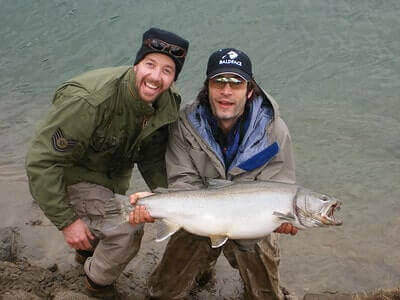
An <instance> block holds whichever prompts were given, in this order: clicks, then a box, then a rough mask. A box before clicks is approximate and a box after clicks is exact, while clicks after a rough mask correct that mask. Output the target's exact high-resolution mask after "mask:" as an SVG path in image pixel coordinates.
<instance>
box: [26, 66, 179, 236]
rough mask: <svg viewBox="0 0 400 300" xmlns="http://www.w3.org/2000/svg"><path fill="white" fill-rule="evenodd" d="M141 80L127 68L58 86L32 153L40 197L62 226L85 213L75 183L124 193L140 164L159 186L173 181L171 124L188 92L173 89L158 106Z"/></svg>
mask: <svg viewBox="0 0 400 300" xmlns="http://www.w3.org/2000/svg"><path fill="white" fill-rule="evenodd" d="M134 86H135V74H134V71H133V68H132V67H128V66H124V67H116V68H105V69H98V70H94V71H91V72H88V73H85V74H82V75H80V76H77V77H75V78H73V79H71V80H69V81H67V82H65V83H64V84H63V85H61V86H60V87H59V88H58V89H57V91H56V93H55V95H54V98H53V103H52V106H51V109H50V112H49V114H48V115H47V117H46V118H45V120H43V121H42V123H41V125H40V126H39V128H38V130H37V133H36V136H35V137H34V138H33V141H32V143H31V145H30V148H29V149H28V154H27V157H26V170H27V175H28V179H29V186H30V190H31V193H32V196H33V198H34V199H35V200H36V201H37V202H38V203H39V206H40V207H41V209H42V210H43V211H44V213H45V214H46V216H47V217H48V218H49V219H50V220H51V221H52V222H53V223H54V224H55V225H56V226H57V228H59V229H62V228H64V227H66V226H68V225H69V224H71V223H73V222H74V221H75V220H76V219H77V218H78V217H77V215H76V214H75V212H74V210H73V208H72V207H71V205H70V203H69V201H68V200H67V192H66V187H67V186H69V185H72V184H75V183H78V182H90V183H95V184H99V185H102V186H105V187H107V188H109V189H110V190H112V191H113V192H115V193H120V194H124V193H125V192H126V191H127V189H128V187H129V182H130V179H131V174H132V168H133V167H134V165H135V163H136V164H137V165H138V168H139V170H140V172H141V174H142V176H143V178H144V180H145V181H146V183H147V185H148V186H149V187H150V188H151V189H154V188H156V187H166V185H167V179H166V171H165V162H164V155H165V150H166V144H167V138H168V125H169V124H170V123H172V122H174V121H176V119H177V118H178V111H179V104H180V101H181V98H180V96H179V94H177V93H176V92H175V91H174V90H173V89H172V88H170V89H168V90H167V91H165V92H164V93H162V94H161V95H160V96H158V98H157V99H156V101H155V102H154V104H153V107H152V106H150V105H148V104H147V103H145V102H144V101H142V100H140V99H139V97H138V95H137V92H136V91H135V89H134Z"/></svg>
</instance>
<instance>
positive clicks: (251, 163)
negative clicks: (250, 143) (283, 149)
mask: <svg viewBox="0 0 400 300" xmlns="http://www.w3.org/2000/svg"><path fill="white" fill-rule="evenodd" d="M278 152H279V145H278V143H277V142H275V143H273V144H271V145H269V146H268V147H267V148H265V149H264V150H263V151H261V152H259V153H257V154H256V155H254V156H253V157H250V158H249V159H248V160H246V161H244V162H242V163H241V164H240V165H238V167H239V168H241V169H242V170H245V171H252V170H254V169H257V168H259V167H261V166H262V165H265V164H266V163H267V162H268V161H270V160H271V159H272V158H273V157H274V156H275V155H276V154H278Z"/></svg>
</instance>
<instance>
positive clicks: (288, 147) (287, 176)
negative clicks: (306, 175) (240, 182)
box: [257, 117, 296, 183]
mask: <svg viewBox="0 0 400 300" xmlns="http://www.w3.org/2000/svg"><path fill="white" fill-rule="evenodd" d="M274 123H275V124H274V127H273V128H272V134H271V137H272V138H274V139H275V140H276V141H277V142H278V145H279V152H278V154H277V155H276V156H275V157H274V158H273V159H272V160H271V162H270V163H268V164H267V165H266V166H265V168H264V169H263V170H262V171H261V173H260V174H259V175H258V176H257V179H259V180H269V181H278V182H285V183H296V174H295V160H294V154H293V146H292V139H291V137H290V133H289V129H288V127H287V125H286V124H285V122H284V121H283V120H282V119H281V118H279V117H278V118H277V119H276V120H275V122H274Z"/></svg>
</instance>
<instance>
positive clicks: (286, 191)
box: [137, 180, 341, 247]
mask: <svg viewBox="0 0 400 300" xmlns="http://www.w3.org/2000/svg"><path fill="white" fill-rule="evenodd" d="M210 182H211V183H212V184H211V185H210V187H209V188H204V189H199V190H190V191H175V192H167V193H160V194H155V195H152V196H149V197H146V198H142V199H140V200H139V201H138V203H137V204H138V205H144V206H146V208H147V210H148V211H149V213H150V215H151V216H152V217H153V218H156V219H161V220H162V221H163V222H164V223H165V224H166V228H163V230H162V232H161V233H160V234H159V236H158V238H157V240H159V241H161V240H164V239H166V238H167V237H169V236H170V235H172V234H173V233H175V232H176V231H177V230H179V229H180V228H183V229H185V230H187V231H188V232H191V233H193V234H197V235H200V236H208V237H210V238H211V241H212V245H213V247H218V246H221V245H222V244H223V243H224V242H226V240H227V239H259V238H262V237H264V236H266V235H268V234H270V233H271V232H273V231H274V230H275V229H276V228H278V227H279V226H280V225H281V224H282V223H284V222H290V223H292V224H293V225H294V226H296V227H298V228H299V229H305V228H310V227H321V226H328V225H340V224H341V221H338V220H336V219H335V218H334V216H333V212H334V211H335V210H336V209H338V208H339V207H340V204H341V203H340V201H338V200H336V199H335V198H333V197H330V196H327V195H324V194H319V193H315V192H313V191H310V190H308V189H305V188H303V187H301V186H298V185H293V184H285V183H277V182H266V181H252V182H231V181H225V180H212V181H210Z"/></svg>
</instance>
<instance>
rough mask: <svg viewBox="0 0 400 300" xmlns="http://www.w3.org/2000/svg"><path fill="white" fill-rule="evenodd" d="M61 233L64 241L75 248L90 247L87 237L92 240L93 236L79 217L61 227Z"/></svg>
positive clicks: (83, 248) (86, 248) (88, 248)
mask: <svg viewBox="0 0 400 300" xmlns="http://www.w3.org/2000/svg"><path fill="white" fill-rule="evenodd" d="M62 233H63V235H64V239H65V241H66V242H67V244H68V245H69V246H70V247H71V248H74V249H77V250H78V249H80V250H90V249H92V245H91V244H90V241H89V239H90V240H94V239H95V237H94V235H93V234H92V233H91V232H90V230H89V228H88V227H87V225H86V224H85V222H83V221H82V220H81V219H78V220H76V221H75V222H74V223H72V224H70V225H68V226H67V227H65V228H64V229H62Z"/></svg>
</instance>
